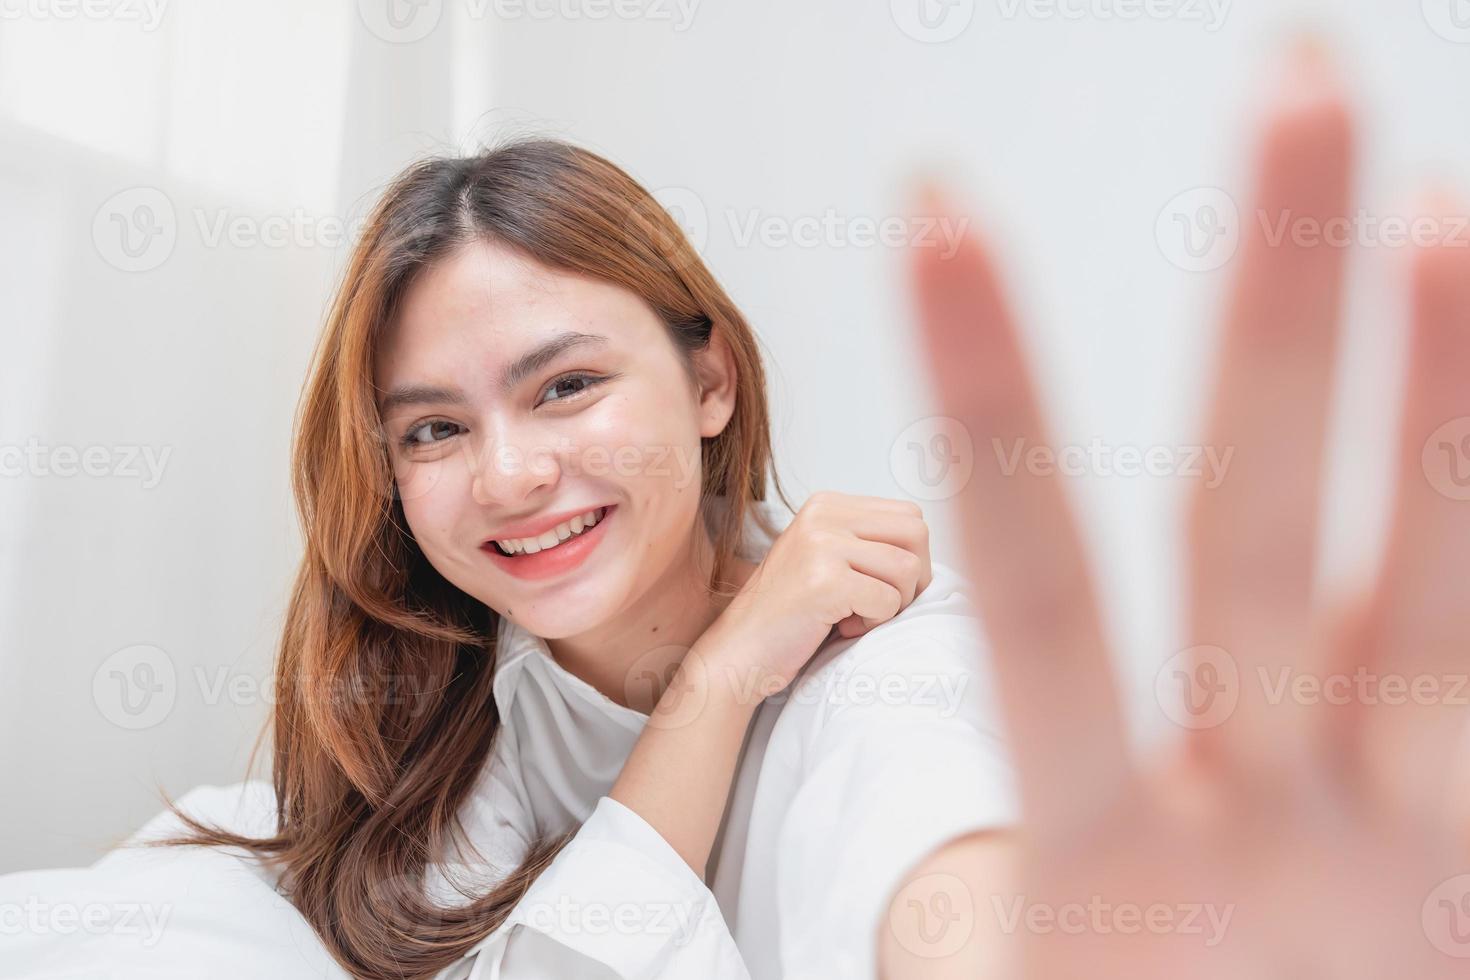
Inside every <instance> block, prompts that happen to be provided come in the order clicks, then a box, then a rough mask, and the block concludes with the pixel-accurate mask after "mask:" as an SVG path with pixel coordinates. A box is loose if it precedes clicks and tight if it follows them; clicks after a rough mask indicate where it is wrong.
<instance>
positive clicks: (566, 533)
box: [495, 507, 607, 555]
mask: <svg viewBox="0 0 1470 980" xmlns="http://www.w3.org/2000/svg"><path fill="white" fill-rule="evenodd" d="M606 513H607V508H606V507H599V508H597V509H596V510H589V511H588V512H587V513H585V514H578V515H577V516H576V517H574V518H572V519H571V520H570V521H563V522H562V523H560V524H558V525H557V526H556V527H554V528H552V529H551V530H550V531H547V532H546V533H545V534H542V535H541V536H539V537H535V538H507V539H503V540H502V539H501V538H496V539H495V544H496V546H497V547H499V548H500V551H501V553H502V554H507V555H521V554H525V555H534V554H535V553H536V552H538V551H545V550H547V549H548V548H555V547H556V546H557V545H559V544H561V543H562V542H563V541H565V540H567V539H568V538H574V537H576V536H577V535H579V534H581V533H582V532H583V531H585V530H587V529H588V528H589V527H592V526H593V525H595V524H596V523H597V522H598V521H600V520H602V518H603V516H604V515H605V514H606Z"/></svg>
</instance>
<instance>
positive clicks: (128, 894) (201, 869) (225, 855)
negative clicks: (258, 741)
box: [0, 781, 349, 980]
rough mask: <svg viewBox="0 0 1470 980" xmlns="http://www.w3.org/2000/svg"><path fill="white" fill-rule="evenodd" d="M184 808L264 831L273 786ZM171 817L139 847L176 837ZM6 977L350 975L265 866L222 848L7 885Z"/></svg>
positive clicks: (0, 972)
mask: <svg viewBox="0 0 1470 980" xmlns="http://www.w3.org/2000/svg"><path fill="white" fill-rule="evenodd" d="M179 802H180V805H181V806H182V807H183V808H184V809H185V811H186V812H188V813H189V814H191V815H193V816H196V817H198V818H201V819H203V820H206V821H209V822H211V823H217V824H220V825H223V826H229V827H233V828H238V829H244V830H248V831H249V832H250V833H255V834H264V833H268V832H269V831H270V830H271V829H272V827H273V820H274V811H273V809H272V808H273V806H274V796H273V794H272V791H271V788H270V786H269V785H268V784H266V783H263V782H259V781H253V782H248V783H239V784H236V785H233V786H223V787H220V786H201V787H198V788H197V789H194V790H192V791H191V792H189V793H187V794H185V795H184V796H183V797H182V798H181V799H180V801H179ZM180 829H181V828H180V826H179V824H178V821H177V818H175V817H174V816H173V815H172V814H171V813H168V812H167V811H164V812H163V813H160V814H159V815H158V816H156V817H154V818H153V819H152V820H150V821H149V822H148V823H147V824H145V825H144V826H143V828H141V829H140V830H139V831H138V832H137V833H136V834H134V835H133V837H132V838H129V840H131V841H136V840H141V839H145V838H156V837H162V836H168V835H169V834H171V833H174V832H177V831H178V830H180ZM0 977H3V978H5V980H12V978H16V980H18V978H25V980H42V978H45V980H60V978H63V977H64V978H68V980H121V978H127V980H137V978H143V977H149V978H153V977H157V978H169V980H171V978H184V977H187V978H189V980H201V978H203V980H247V978H248V980H260V978H262V977H265V978H269V980H298V978H300V980H305V978H322V977H331V978H343V980H347V978H348V977H349V974H347V973H346V972H345V971H344V970H342V969H341V967H339V966H338V965H337V964H336V961H334V960H333V959H332V957H331V955H330V954H328V953H327V951H326V949H325V948H324V947H323V946H322V944H321V943H320V941H319V940H318V939H317V937H316V934H315V933H314V932H313V931H312V929H311V927H310V926H309V925H308V924H307V922H306V920H305V919H304V918H302V916H301V914H300V913H299V912H297V911H296V909H295V908H294V907H293V906H292V905H291V904H290V903H289V902H288V901H286V899H284V898H282V897H281V896H280V895H278V894H277V893H276V891H275V889H274V888H273V887H272V884H271V881H270V878H269V877H268V875H267V874H266V873H265V872H264V871H263V870H262V869H261V868H260V867H259V866H258V864H257V863H256V862H255V861H254V860H252V859H250V858H248V857H245V856H243V855H241V853H240V852H238V851H233V850H228V849H219V848H202V847H186V848H130V847H122V848H118V849H115V850H113V851H110V852H108V854H106V855H105V856H104V857H102V858H101V859H100V860H98V861H97V862H96V863H95V864H93V865H92V866H90V867H86V868H63V869H51V870H44V871H23V872H19V873H16V874H10V875H4V876H0Z"/></svg>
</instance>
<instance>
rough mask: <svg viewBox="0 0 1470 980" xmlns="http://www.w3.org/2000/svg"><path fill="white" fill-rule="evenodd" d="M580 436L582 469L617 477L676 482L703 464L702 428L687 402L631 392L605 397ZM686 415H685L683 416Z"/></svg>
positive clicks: (593, 474) (597, 475) (591, 414)
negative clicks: (640, 398)
mask: <svg viewBox="0 0 1470 980" xmlns="http://www.w3.org/2000/svg"><path fill="white" fill-rule="evenodd" d="M596 408H597V409H598V411H596V412H595V413H588V415H589V417H588V419H587V423H586V426H585V427H584V428H583V429H582V431H581V434H580V454H581V462H582V463H583V470H582V471H583V472H584V473H586V474H587V475H588V476H593V477H611V478H614V479H618V480H640V481H641V480H648V481H653V482H656V481H672V480H675V479H676V478H677V477H678V476H679V475H680V471H681V468H687V467H688V465H689V464H688V457H689V456H690V455H691V453H692V454H693V456H694V460H695V463H694V465H695V466H696V467H697V465H698V453H699V434H698V433H699V430H698V427H697V425H696V424H695V421H694V420H693V419H692V418H688V417H686V416H689V414H690V409H689V407H688V406H687V405H679V406H673V405H669V404H664V403H663V402H661V401H659V400H650V401H648V402H646V403H645V402H640V401H638V400H636V399H634V398H630V397H627V396H622V395H619V396H616V397H609V398H605V399H603V401H602V403H600V404H599V405H597V406H596ZM681 413H682V414H681Z"/></svg>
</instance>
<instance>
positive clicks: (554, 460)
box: [470, 434, 562, 505]
mask: <svg viewBox="0 0 1470 980" xmlns="http://www.w3.org/2000/svg"><path fill="white" fill-rule="evenodd" d="M478 453H479V458H478V459H474V460H472V461H471V469H472V471H473V474H474V478H473V480H472V481H471V485H470V492H471V495H472V496H473V497H474V499H475V502H476V503H478V504H509V505H516V504H519V503H522V502H523V501H525V500H526V499H527V498H529V497H530V496H531V495H532V494H534V493H535V492H536V491H537V490H539V489H541V488H542V487H546V488H551V487H555V486H556V484H557V483H558V482H559V481H560V480H561V471H562V465H561V455H560V453H559V452H558V451H557V449H556V447H555V446H554V445H551V444H549V443H547V442H545V441H544V440H540V439H537V438H535V437H534V436H531V435H529V434H528V435H526V436H524V437H522V438H518V439H514V440H511V439H505V438H499V439H496V438H489V439H486V440H485V441H484V442H483V443H482V444H481V445H480V446H479V447H478Z"/></svg>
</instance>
